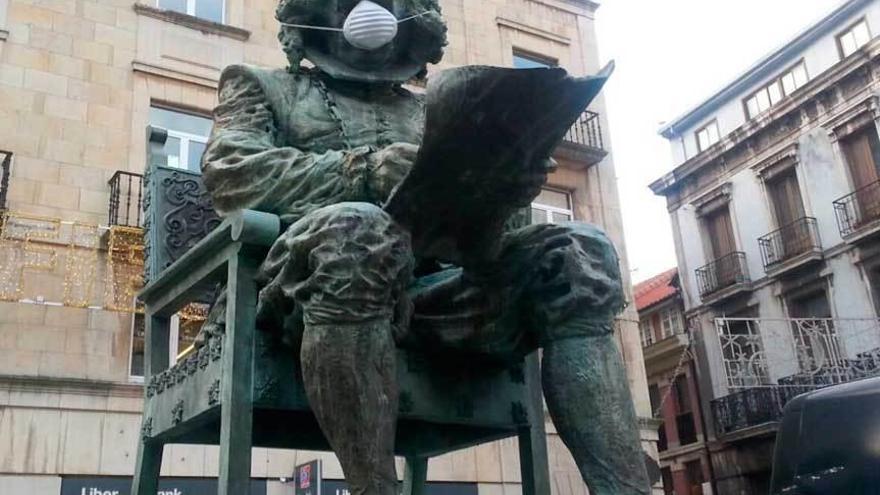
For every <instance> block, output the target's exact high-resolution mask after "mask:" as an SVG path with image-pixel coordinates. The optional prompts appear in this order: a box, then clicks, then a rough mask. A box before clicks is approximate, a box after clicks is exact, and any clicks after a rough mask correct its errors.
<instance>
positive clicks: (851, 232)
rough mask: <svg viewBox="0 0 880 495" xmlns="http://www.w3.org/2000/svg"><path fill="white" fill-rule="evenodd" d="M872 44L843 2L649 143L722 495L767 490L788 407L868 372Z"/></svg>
mask: <svg viewBox="0 0 880 495" xmlns="http://www.w3.org/2000/svg"><path fill="white" fill-rule="evenodd" d="M878 32H880V2H878V1H876V0H849V1H846V2H843V3H841V4H840V5H839V6H838V7H837V8H835V9H834V10H833V11H831V12H830V13H828V14H827V15H826V16H825V17H824V18H823V19H821V20H820V21H819V22H818V23H816V24H814V25H812V26H809V27H807V28H806V29H805V30H804V31H803V32H801V33H799V34H798V35H797V36H796V37H795V38H794V39H792V40H791V41H790V42H789V43H787V44H785V45H784V46H782V47H781V48H779V49H777V50H776V51H774V52H772V53H771V54H770V55H769V56H767V57H766V58H764V59H761V60H759V61H758V62H757V63H756V64H755V65H754V66H753V67H752V68H750V69H749V70H748V71H747V72H745V73H743V74H742V75H741V76H740V77H738V78H737V79H736V80H734V81H733V82H731V83H730V84H728V85H727V86H725V87H724V88H723V89H722V90H721V91H719V92H718V93H716V94H714V95H712V96H711V97H710V98H709V99H707V100H705V101H704V102H702V103H701V104H699V105H698V106H697V107H695V108H693V109H691V110H689V111H688V112H686V113H685V114H684V115H682V116H681V117H679V118H677V119H675V120H673V121H672V122H670V123H668V124H666V125H665V126H664V128H663V129H662V131H661V133H662V135H663V136H664V137H665V138H667V139H668V140H669V142H670V145H671V147H672V156H673V161H674V164H675V169H674V170H673V171H672V172H670V173H669V174H667V175H665V176H663V177H662V178H660V179H658V180H657V181H656V182H654V184H652V186H651V187H652V189H653V190H654V192H655V193H656V194H658V195H662V196H665V197H666V199H667V205H668V209H669V213H670V216H671V219H672V225H673V231H674V238H675V243H676V252H677V256H678V269H679V274H680V281H681V296H682V300H683V303H684V307H685V310H686V314H687V317H688V321H689V325H688V326H689V327H690V328H691V329H692V333H693V346H694V349H695V355H696V361H697V369H698V371H699V376H700V394H701V396H702V397H703V399H704V402H703V404H702V406H703V410H702V412H703V416H704V417H705V418H706V421H707V424H708V428H707V430H708V431H707V433H708V440H709V443H710V452H711V460H712V467H713V469H714V475H715V482H716V488H717V492H718V493H720V494H739V493H766V492H767V491H768V489H769V482H770V465H771V460H772V459H771V458H772V451H773V443H774V438H775V431H776V428H777V423H778V419H779V417H780V414H781V410H782V407H783V406H784V405H785V404H786V403H787V401H789V400H790V399H791V398H792V397H794V396H796V395H797V394H799V393H803V392H805V391H809V390H813V389H815V388H819V387H823V386H827V385H832V384H836V383H842V382H846V381H850V380H855V379H860V378H863V377H866V376H872V375H876V374H878V373H880V321H878V314H880V313H878V311H880V305H878V301H880V297H878V294H880V292H878V291H880V283H878V280H880V278H878V273H880V272H878V268H877V267H878V266H880V265H878V261H880V260H878V257H877V255H878V252H880V244H878V237H877V235H876V234H877V232H878V225H880V208H878V205H880V182H878V178H880V173H878V170H880V139H878V125H877V122H878V119H880V106H878V102H880V99H878V98H880V71H878V68H880V41H878V39H877V37H876V34H877V33H878Z"/></svg>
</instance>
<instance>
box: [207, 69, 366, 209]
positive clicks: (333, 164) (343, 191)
mask: <svg viewBox="0 0 880 495" xmlns="http://www.w3.org/2000/svg"><path fill="white" fill-rule="evenodd" d="M253 70H258V69H249V68H246V67H243V66H233V67H230V68H229V69H227V70H226V71H225V72H224V75H223V78H222V79H221V85H220V104H219V105H218V106H217V108H216V109H215V110H214V130H213V132H212V133H211V138H210V140H209V141H208V145H207V149H206V151H205V154H204V156H203V158H202V172H203V174H204V180H205V185H206V186H207V188H208V190H209V191H210V193H211V196H212V199H213V201H214V208H215V209H216V210H217V211H218V212H219V213H220V214H221V215H223V214H227V213H229V212H232V211H235V210H239V209H254V210H259V211H265V212H269V213H275V214H277V215H280V216H281V217H282V220H283V221H285V222H286V223H292V222H294V221H296V220H298V219H299V218H301V217H302V216H303V215H305V214H306V213H308V212H309V211H312V210H314V209H316V208H320V207H322V206H327V205H330V204H335V203H339V202H343V201H353V200H356V199H357V198H358V197H359V196H360V194H359V193H360V191H361V190H362V189H363V188H365V187H366V186H365V185H364V181H365V178H364V177H365V170H366V169H367V168H368V163H367V155H369V154H370V152H371V150H370V148H369V147H366V146H365V147H361V148H354V149H351V150H331V151H327V152H325V153H309V152H304V151H301V150H298V149H296V148H293V147H286V146H277V145H276V142H277V140H276V133H277V130H276V127H275V119H274V116H273V113H272V109H271V108H269V103H268V101H267V98H266V96H265V94H264V92H263V88H262V86H261V84H260V82H259V80H258V79H257V77H256V76H255V75H254V74H253V72H252V71H253Z"/></svg>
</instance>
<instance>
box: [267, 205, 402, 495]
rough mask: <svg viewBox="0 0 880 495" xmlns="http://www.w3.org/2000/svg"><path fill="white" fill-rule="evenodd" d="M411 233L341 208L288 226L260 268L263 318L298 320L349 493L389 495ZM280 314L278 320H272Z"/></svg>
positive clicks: (371, 210) (313, 386) (360, 208)
mask: <svg viewBox="0 0 880 495" xmlns="http://www.w3.org/2000/svg"><path fill="white" fill-rule="evenodd" d="M409 246H410V244H409V237H408V235H407V234H406V233H405V232H404V231H402V230H401V229H400V227H398V226H397V225H396V224H394V222H393V221H392V220H391V218H390V217H388V215H387V214H385V213H384V212H383V211H382V210H380V209H379V208H377V207H375V206H372V205H369V204H362V203H343V204H339V205H334V206H331V207H328V208H323V209H321V210H318V211H316V212H314V213H312V214H310V215H308V216H307V217H306V218H305V219H303V220H301V221H300V222H297V223H296V224H294V225H293V226H291V227H290V229H288V231H287V232H286V233H285V234H284V236H283V237H282V238H281V239H279V241H278V243H276V247H275V248H273V250H272V252H271V253H270V256H269V258H268V259H267V260H266V263H265V264H264V268H265V271H266V274H265V275H266V276H268V277H269V278H271V281H270V282H269V283H268V284H267V286H266V287H265V288H264V289H263V292H262V293H261V308H260V313H261V315H260V317H261V319H263V320H264V321H265V320H268V319H272V317H271V314H267V313H273V312H274V313H282V315H280V316H281V317H285V316H287V315H288V314H289V312H290V310H291V307H290V305H291V299H293V300H294V301H295V303H296V304H297V305H299V306H300V308H301V310H302V314H303V320H304V330H303V337H302V348H301V351H300V352H301V354H300V356H301V360H302V372H303V380H304V381H305V387H306V394H307V396H308V398H309V402H310V404H311V407H312V410H313V411H314V413H315V416H316V418H317V420H318V423H319V424H320V426H321V429H322V431H323V432H324V435H325V436H326V437H327V440H328V441H329V442H330V446H331V447H332V448H333V450H334V452H335V453H336V455H337V457H338V458H339V461H340V463H341V464H342V469H343V471H344V473H345V477H346V481H348V484H349V486H350V488H351V492H352V493H353V494H355V495H396V493H397V474H396V472H395V466H394V437H395V427H396V423H397V402H398V388H397V374H396V369H395V363H396V360H395V348H394V338H393V335H392V334H393V330H392V325H394V324H405V322H395V321H394V318H395V315H396V314H397V313H396V311H395V309H396V305H397V302H398V299H399V298H400V297H401V294H402V293H403V290H404V288H405V284H406V283H407V281H408V279H409V276H410V273H411V270H412V268H411V267H412V255H411V251H410V247H409ZM281 317H279V316H276V317H275V318H274V319H275V320H276V321H278V320H280V319H281Z"/></svg>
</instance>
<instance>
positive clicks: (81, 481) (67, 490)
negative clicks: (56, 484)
mask: <svg viewBox="0 0 880 495" xmlns="http://www.w3.org/2000/svg"><path fill="white" fill-rule="evenodd" d="M61 495H131V478H125V477H118V478H117V477H85V476H70V477H64V478H62V480H61ZM156 495H217V479H216V478H213V479H211V478H162V479H161V480H159V491H158V492H157V494H156ZM250 495H266V480H251V492H250Z"/></svg>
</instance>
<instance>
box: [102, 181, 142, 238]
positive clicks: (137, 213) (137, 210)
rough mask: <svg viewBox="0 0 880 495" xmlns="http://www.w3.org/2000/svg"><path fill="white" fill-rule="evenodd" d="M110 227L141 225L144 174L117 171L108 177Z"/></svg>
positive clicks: (138, 226)
mask: <svg viewBox="0 0 880 495" xmlns="http://www.w3.org/2000/svg"><path fill="white" fill-rule="evenodd" d="M109 184H110V210H109V214H108V223H109V225H110V226H111V227H137V228H140V227H143V214H142V211H143V204H144V176H143V175H141V174H133V173H131V172H123V171H121V170H120V171H117V172H116V173H115V174H113V177H112V178H111V179H110V182H109Z"/></svg>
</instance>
